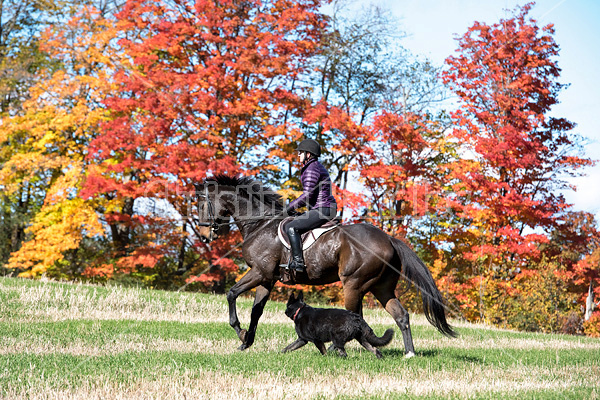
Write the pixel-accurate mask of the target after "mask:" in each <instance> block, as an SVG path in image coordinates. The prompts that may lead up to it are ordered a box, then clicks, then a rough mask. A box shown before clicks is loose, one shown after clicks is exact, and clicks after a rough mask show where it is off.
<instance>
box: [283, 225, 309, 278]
mask: <svg viewBox="0 0 600 400" xmlns="http://www.w3.org/2000/svg"><path fill="white" fill-rule="evenodd" d="M287 234H288V237H289V238H290V247H291V248H292V255H291V256H290V262H289V264H288V268H290V269H294V270H296V271H298V272H304V270H305V269H306V266H305V265H304V257H303V255H302V238H301V237H300V234H299V233H298V230H297V229H296V228H289V229H288V230H287Z"/></svg>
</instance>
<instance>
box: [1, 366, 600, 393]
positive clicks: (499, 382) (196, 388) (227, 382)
mask: <svg viewBox="0 0 600 400" xmlns="http://www.w3.org/2000/svg"><path fill="white" fill-rule="evenodd" d="M174 372H175V371H171V370H169V369H165V371H164V372H163V373H162V374H161V378H159V379H156V380H140V381H137V382H131V383H127V384H117V383H114V382H113V381H112V380H111V379H110V378H108V377H102V376H99V377H96V378H95V380H94V381H87V382H85V383H84V384H83V385H82V386H80V387H77V388H64V387H62V388H56V386H55V385H53V384H52V383H53V382H52V381H51V380H50V381H45V382H44V381H41V380H39V379H38V378H36V377H31V379H32V381H31V382H32V385H31V386H29V387H28V388H26V389H21V390H19V389H16V388H15V389H13V388H6V391H5V395H4V398H6V399H9V398H10V399H106V398H111V399H190V398H194V399H223V400H229V399H237V398H240V399H241V398H244V399H246V398H247V399H250V398H252V399H267V398H268V399H289V398H293V399H313V398H315V397H324V398H334V397H336V396H349V397H355V396H360V395H363V396H364V395H371V396H381V397H382V398H385V397H387V396H389V395H392V394H396V395H397V394H403V395H408V396H432V395H433V396H440V397H446V396H451V397H461V398H467V397H472V396H473V395H484V396H490V397H494V395H497V394H503V393H504V394H506V393H510V394H511V395H514V396H515V397H519V396H520V395H521V396H524V395H525V394H526V393H531V392H535V391H539V390H553V391H565V390H569V389H572V388H574V387H577V386H579V385H580V384H581V382H580V378H578V377H579V376H581V375H582V374H583V375H588V376H598V373H600V370H598V368H579V369H578V371H573V370H572V369H567V368H553V369H549V370H547V369H540V368H519V369H514V370H500V369H493V368H492V369H490V368H487V367H482V366H476V365H474V366H472V367H471V368H470V369H468V370H465V371H458V372H457V371H454V372H451V371H436V372H427V371H412V370H401V371H399V372H398V373H397V374H376V375H373V374H366V373H361V372H359V371H350V372H349V373H348V374H346V375H342V376H331V375H328V374H322V373H318V372H315V371H311V370H307V371H305V373H304V374H303V375H302V376H298V377H290V376H289V375H288V376H286V375H284V374H272V373H271V374H268V373H258V374H256V375H253V376H245V375H241V374H229V373H224V372H215V371H194V372H186V373H183V374H181V375H176V374H174ZM549 376H551V379H549Z"/></svg>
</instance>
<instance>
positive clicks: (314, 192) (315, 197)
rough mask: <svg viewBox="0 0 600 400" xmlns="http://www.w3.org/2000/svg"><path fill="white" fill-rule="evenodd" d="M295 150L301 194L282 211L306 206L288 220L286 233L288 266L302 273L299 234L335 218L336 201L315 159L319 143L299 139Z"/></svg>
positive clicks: (329, 180)
mask: <svg viewBox="0 0 600 400" xmlns="http://www.w3.org/2000/svg"><path fill="white" fill-rule="evenodd" d="M296 151H297V152H298V153H299V154H298V157H299V159H300V163H302V170H301V176H300V180H301V181H302V190H303V193H302V195H301V196H300V197H298V198H297V199H296V200H294V201H292V202H291V203H290V204H289V205H288V206H287V208H286V213H288V214H289V213H290V212H292V211H294V210H296V209H297V208H300V207H302V206H304V205H306V206H307V208H308V211H307V212H305V213H304V214H300V215H298V216H296V217H295V218H294V220H293V221H292V222H290V223H288V224H287V226H286V232H287V235H288V237H289V239H290V247H291V248H292V256H291V257H290V262H289V264H288V268H290V269H295V270H296V271H299V272H302V271H304V270H305V268H306V266H305V264H304V257H303V255H302V240H301V238H300V235H302V234H303V233H305V232H308V231H310V230H311V229H315V228H318V227H319V226H321V225H323V224H324V223H325V222H327V221H330V220H332V219H333V218H335V216H336V213H337V204H336V203H335V198H334V197H333V196H332V194H331V178H330V177H329V173H328V172H327V170H326V169H325V167H324V166H323V165H322V164H321V163H320V162H319V160H318V158H319V156H320V155H321V146H320V145H319V143H317V142H316V141H315V140H312V139H306V140H303V141H302V142H300V144H299V145H298V147H297V148H296Z"/></svg>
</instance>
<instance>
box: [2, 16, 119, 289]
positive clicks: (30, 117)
mask: <svg viewBox="0 0 600 400" xmlns="http://www.w3.org/2000/svg"><path fill="white" fill-rule="evenodd" d="M115 32H116V30H115V29H114V23H113V22H111V21H110V20H109V19H107V18H104V16H103V15H101V13H100V12H99V11H98V10H96V9H95V8H93V7H85V8H82V9H81V10H79V11H77V12H76V13H74V15H73V17H72V18H71V20H70V21H69V22H68V23H67V24H65V25H64V26H59V27H54V28H52V29H49V30H47V31H46V32H45V33H44V34H43V38H42V39H43V40H42V43H43V45H42V50H43V51H45V52H47V53H48V54H49V56H50V57H51V58H53V59H55V60H57V62H58V65H59V67H58V69H55V70H54V71H51V70H45V71H42V72H41V74H40V76H38V80H39V81H38V83H37V84H36V85H34V86H33V87H32V88H31V90H30V98H29V99H28V100H27V101H26V102H25V103H24V104H23V112H22V113H21V114H20V115H17V116H13V117H11V118H8V119H6V120H5V121H4V122H3V127H2V128H3V129H2V131H1V132H0V143H2V148H3V149H2V153H3V154H2V158H3V159H4V160H6V162H5V163H4V164H3V165H2V169H0V186H2V187H3V188H4V189H5V192H6V193H9V194H10V193H18V191H19V190H20V189H21V188H22V187H23V186H24V185H27V187H29V188H31V190H33V191H35V192H36V193H38V194H40V193H41V196H42V198H43V203H42V206H41V208H40V209H39V210H38V211H37V213H36V214H35V216H34V217H33V219H32V223H31V225H30V226H29V227H28V229H27V233H28V237H27V240H26V241H25V242H24V244H23V245H22V247H21V248H20V249H19V250H18V251H16V252H14V253H13V254H12V256H11V259H10V260H9V264H8V267H9V268H16V269H19V270H21V271H23V272H21V273H20V276H24V277H37V276H40V275H41V274H43V273H45V272H46V271H47V270H48V268H50V267H51V266H53V265H55V263H57V262H59V261H60V260H62V259H63V257H64V254H65V252H66V251H68V250H73V249H76V248H78V246H79V245H80V242H81V240H83V238H84V237H86V236H88V237H91V236H97V235H103V234H104V228H103V226H102V224H101V222H100V220H99V217H98V213H97V212H96V210H97V209H98V207H99V206H100V205H101V204H99V203H98V202H99V201H100V200H84V199H82V198H80V197H78V193H79V189H80V187H81V184H82V182H83V180H84V178H85V175H86V171H87V167H88V165H87V162H86V154H87V146H88V144H89V142H90V140H91V139H93V138H94V137H95V135H96V134H97V132H98V129H99V126H100V124H101V123H102V122H103V121H105V120H106V119H107V118H108V117H109V115H108V112H107V111H106V110H105V108H104V107H103V104H102V102H103V100H104V99H105V97H106V95H107V94H109V93H111V91H112V90H113V89H114V87H113V85H112V83H111V79H110V76H111V71H113V70H114V68H115V66H114V65H113V61H112V60H116V59H117V58H116V57H115V56H114V54H113V53H114V52H115V48H114V39H115Z"/></svg>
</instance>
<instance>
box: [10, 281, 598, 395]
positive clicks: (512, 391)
mask: <svg viewBox="0 0 600 400" xmlns="http://www.w3.org/2000/svg"><path fill="white" fill-rule="evenodd" d="M238 304H239V308H240V310H241V311H240V312H239V315H240V318H241V320H242V324H243V325H244V326H247V324H248V322H249V312H250V308H251V305H252V300H251V299H240V300H239V301H238ZM284 308H285V305H284V304H281V303H276V302H269V303H268V304H267V308H266V310H265V315H264V317H263V318H264V320H262V321H261V324H260V325H259V330H258V334H257V339H256V342H255V345H254V346H253V347H252V348H250V349H249V350H247V351H244V352H239V351H237V350H236V348H237V346H239V340H238V339H237V337H236V335H235V332H234V331H233V329H231V328H230V327H229V324H228V323H227V320H228V315H227V306H226V300H225V296H215V295H205V294H193V293H175V292H160V291H149V290H142V289H125V288H118V287H100V286H86V285H73V284H66V283H55V282H40V281H27V280H20V279H10V278H0V396H2V397H3V398H107V397H109V398H110V397H125V398H190V397H195V398H221V397H222V398H252V397H256V398H265V397H267V398H341V399H350V398H364V399H380V398H381V399H383V398H385V399H387V398H419V399H421V398H423V399H429V398H506V399H513V398H515V399H516V398H519V399H521V398H536V399H538V398H547V399H554V398H573V399H581V398H599V395H600V384H599V383H598V376H600V340H597V339H591V338H584V337H574V336H564V335H543V334H533V333H521V332H511V331H503V330H497V329H491V328H489V327H483V326H476V325H468V324H464V323H456V324H457V325H458V327H457V330H458V332H459V334H460V338H459V339H455V340H452V339H447V338H444V337H443V336H441V335H440V334H439V333H438V332H437V331H435V329H434V328H433V327H431V326H430V325H428V324H427V322H426V321H425V319H424V318H422V317H420V316H412V321H413V323H412V331H413V337H414V340H415V347H416V349H417V357H414V358H411V359H405V358H404V357H403V345H402V339H401V335H400V332H399V330H398V329H396V338H395V339H394V341H393V342H392V343H391V344H390V345H389V346H388V347H384V348H382V349H381V351H382V353H383V355H384V358H383V359H382V360H378V359H376V358H375V357H373V355H372V354H371V353H369V352H367V351H365V350H363V349H362V348H361V347H360V346H359V345H358V344H356V343H354V344H349V345H348V358H346V359H342V358H340V357H338V356H336V355H327V356H324V357H323V356H321V355H320V353H319V352H318V351H317V349H316V348H315V347H314V346H313V345H312V344H309V345H307V346H305V347H304V348H302V349H300V350H298V351H296V352H293V353H288V354H282V353H281V352H280V350H281V349H282V348H283V347H285V346H286V345H287V344H289V343H290V342H291V341H293V340H294V339H295V331H294V325H293V323H292V321H291V320H289V319H287V318H286V317H285V316H284V315H283V311H284ZM365 319H366V320H367V321H368V322H369V323H370V325H371V326H372V327H373V328H374V330H375V331H376V333H378V334H381V333H383V331H384V330H385V329H386V328H388V327H390V326H393V323H392V322H393V321H392V319H391V317H389V316H387V314H385V312H384V311H382V310H381V309H376V310H366V311H365Z"/></svg>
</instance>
